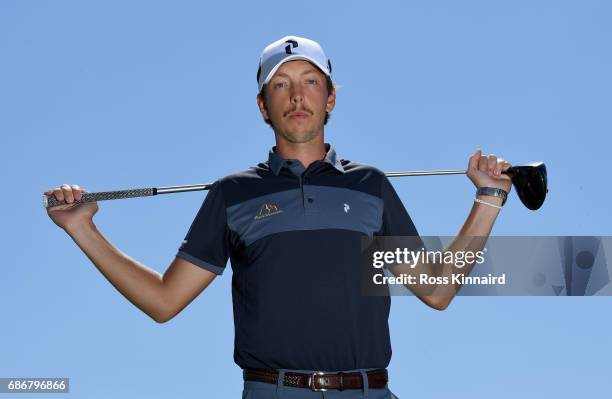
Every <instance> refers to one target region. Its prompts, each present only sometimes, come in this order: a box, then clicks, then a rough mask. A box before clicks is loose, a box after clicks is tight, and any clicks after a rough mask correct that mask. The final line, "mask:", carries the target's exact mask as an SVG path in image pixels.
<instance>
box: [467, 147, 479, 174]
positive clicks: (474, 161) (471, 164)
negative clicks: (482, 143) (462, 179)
mask: <svg viewBox="0 0 612 399" xmlns="http://www.w3.org/2000/svg"><path fill="white" fill-rule="evenodd" d="M480 154H481V151H480V148H478V149H477V150H476V151H475V152H474V154H473V155H472V156H471V157H470V160H469V161H468V169H469V170H476V169H478V159H479V158H480Z"/></svg>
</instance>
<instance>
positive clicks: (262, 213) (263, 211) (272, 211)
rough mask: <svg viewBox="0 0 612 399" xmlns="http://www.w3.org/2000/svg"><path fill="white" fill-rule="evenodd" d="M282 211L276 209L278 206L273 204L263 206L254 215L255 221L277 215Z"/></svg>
mask: <svg viewBox="0 0 612 399" xmlns="http://www.w3.org/2000/svg"><path fill="white" fill-rule="evenodd" d="M282 212H283V211H282V210H281V209H279V208H278V205H274V204H263V205H262V206H261V208H259V212H257V215H255V218H254V219H255V220H260V219H263V218H267V217H268V216H274V215H278V214H279V213H282Z"/></svg>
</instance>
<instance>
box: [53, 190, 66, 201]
mask: <svg viewBox="0 0 612 399" xmlns="http://www.w3.org/2000/svg"><path fill="white" fill-rule="evenodd" d="M53 195H55V199H56V200H58V201H63V200H64V192H63V191H62V189H61V188H60V187H58V188H56V189H54V190H53Z"/></svg>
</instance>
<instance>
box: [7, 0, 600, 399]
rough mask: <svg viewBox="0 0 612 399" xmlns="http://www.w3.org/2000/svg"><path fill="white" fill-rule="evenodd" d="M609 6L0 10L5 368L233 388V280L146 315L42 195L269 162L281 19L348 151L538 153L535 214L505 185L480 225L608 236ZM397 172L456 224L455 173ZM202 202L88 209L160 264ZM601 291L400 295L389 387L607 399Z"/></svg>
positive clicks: (82, 380)
mask: <svg viewBox="0 0 612 399" xmlns="http://www.w3.org/2000/svg"><path fill="white" fill-rule="evenodd" d="M611 17H612V5H611V4H610V2H606V1H581V2H575V1H513V2H488V1H460V2H459V1H436V2H431V1H394V2H392V1H387V2H374V3H373V2H351V3H350V4H349V2H327V1H310V2H307V3H285V2H267V3H262V2H243V3H238V2H215V3H211V2H203V1H202V2H194V1H174V2H169V1H167V2H160V1H129V2H122V1H105V2H80V1H3V2H1V3H0V51H1V52H0V54H1V55H0V60H1V62H0V110H1V111H0V112H1V115H2V116H1V117H0V132H1V137H2V145H1V146H0V155H1V156H0V163H1V165H0V166H1V167H0V170H1V172H0V173H1V174H2V182H3V185H4V190H3V194H2V196H1V199H0V201H1V202H2V208H3V209H4V212H3V216H2V227H3V228H2V229H0V235H1V237H0V242H1V243H2V246H3V251H2V262H1V267H0V306H1V309H2V321H1V322H0V323H1V324H0V377H34V376H37V377H48V376H65V377H70V378H71V393H70V394H67V395H55V396H54V397H57V398H60V397H71V398H126V397H147V398H168V397H174V398H198V397H199V398H203V397H228V398H230V397H234V398H235V397H239V395H240V391H241V389H242V380H241V373H240V369H239V368H238V367H237V366H236V365H235V364H234V363H233V359H232V352H233V321H232V309H231V295H230V293H231V286H230V282H231V273H227V274H224V275H223V276H222V277H220V278H217V279H216V280H215V281H214V282H213V284H212V285H211V286H210V287H209V288H208V289H207V290H206V291H205V292H204V293H203V294H202V295H200V296H199V297H198V298H197V299H196V300H195V301H194V302H193V303H192V304H191V305H190V306H188V307H187V308H186V309H185V310H184V311H183V312H182V313H181V314H179V315H178V316H177V317H176V318H175V319H173V320H172V321H170V322H169V323H166V324H163V325H159V324H157V323H155V322H153V321H152V320H151V319H149V318H148V316H146V315H145V314H144V313H142V312H140V310H138V309H137V308H136V307H134V306H133V305H132V304H131V303H129V302H128V301H127V300H126V299H125V298H123V297H122V296H121V295H120V294H119V293H118V292H117V291H116V290H115V289H114V288H113V287H112V286H111V285H110V284H109V283H108V282H107V281H106V280H105V279H104V277H103V276H102V275H101V274H100V273H99V272H98V270H97V269H96V268H95V267H94V266H93V265H92V264H91V263H90V262H89V260H88V259H87V258H86V256H85V255H84V254H83V253H82V252H80V250H79V249H78V247H77V246H76V245H75V244H74V243H73V242H72V240H71V239H70V238H69V237H68V236H67V235H66V234H64V233H63V231H61V230H60V229H58V228H57V227H56V226H55V225H54V224H53V223H52V222H51V220H50V219H49V218H48V217H47V214H46V212H45V211H44V209H43V208H42V199H41V198H42V197H41V195H42V193H43V192H44V191H45V190H47V189H48V188H51V187H55V186H57V185H59V184H62V183H75V184H80V185H81V186H82V187H85V188H86V189H88V190H89V191H106V190H114V189H124V188H133V187H150V186H170V185H181V184H195V183H204V182H211V181H214V180H215V179H217V178H219V177H222V176H224V175H226V174H229V173H231V172H234V171H237V170H241V169H244V168H246V167H248V166H251V165H254V164H256V163H257V162H260V161H263V160H265V159H266V157H267V152H268V149H269V148H270V147H271V146H272V145H273V140H274V138H273V133H272V131H271V130H270V129H269V128H268V127H267V126H266V125H265V124H264V123H263V122H262V120H261V117H260V115H259V112H258V110H257V107H256V105H255V95H256V92H257V86H256V81H255V74H256V70H257V62H258V60H259V55H260V53H261V51H262V50H263V48H264V47H265V46H266V45H267V44H268V43H270V42H272V41H274V40H277V39H279V38H281V37H282V36H285V35H287V34H295V35H298V36H306V37H310V38H312V39H314V40H317V41H319V42H320V43H321V44H322V45H323V47H324V49H325V50H326V52H327V54H328V55H329V57H330V58H331V60H332V64H333V71H334V78H335V80H336V81H337V82H338V83H339V84H340V85H341V89H340V90H339V91H338V99H337V106H336V109H335V110H334V112H333V116H332V119H331V120H330V123H329V124H328V126H327V127H326V132H325V134H326V140H327V141H329V142H331V143H333V144H334V145H335V147H336V149H337V151H338V154H339V155H340V156H341V157H344V158H346V159H353V160H357V161H361V162H365V163H370V164H374V165H376V166H377V167H379V168H381V169H383V170H386V171H399V170H422V169H461V168H465V167H466V165H467V160H468V157H469V156H470V155H471V154H472V153H473V152H474V150H475V149H476V148H477V147H481V148H482V149H483V151H484V152H486V153H495V154H497V155H499V156H502V157H504V158H505V159H508V160H509V161H510V162H511V163H514V164H520V163H526V162H530V161H538V160H542V161H545V162H546V165H547V167H548V173H549V174H548V178H549V197H548V199H547V201H546V203H545V204H544V206H543V207H542V208H541V209H540V210H539V211H537V212H532V211H529V210H527V209H526V208H524V207H523V206H522V204H521V203H520V201H519V200H518V198H517V197H516V194H515V193H514V192H513V193H511V198H510V200H509V201H508V203H507V205H506V206H505V207H504V209H503V210H502V212H501V214H500V216H499V218H498V220H497V223H496V224H495V227H494V230H493V234H494V235H610V232H611V228H610V216H609V215H610V206H609V198H610V197H611V195H612V192H611V191H612V190H611V189H610V184H609V181H610V180H609V173H608V169H609V165H608V162H607V159H608V153H609V148H610V143H611V140H610V134H611V133H612V130H611V128H612V120H611V119H612V112H611V109H612V75H611V74H610V71H612V51H611V50H612V49H611V45H610V43H611V40H610V39H612V28H611V26H612V25H610V18H611ZM393 183H394V186H395V187H396V190H397V191H398V193H399V194H400V196H401V198H402V200H403V201H404V204H405V205H406V208H407V209H408V211H409V212H410V214H411V216H412V218H413V220H414V222H415V224H416V226H417V228H418V230H419V232H420V233H421V234H423V235H454V234H456V233H457V232H458V231H459V229H460V227H461V225H462V224H463V222H464V221H465V218H466V217H467V214H468V212H469V209H470V208H471V206H472V198H473V195H474V187H473V184H472V183H471V182H470V181H469V180H468V179H467V177H465V176H437V177H415V178H404V179H400V180H393ZM442 190H443V191H444V192H445V193H450V194H444V195H442V194H440V192H441V191H442ZM204 196H205V192H201V191H200V192H195V193H184V194H174V195H168V196H159V197H155V198H144V199H131V200H124V201H109V202H101V203H100V204H99V205H100V211H99V212H98V214H97V215H96V217H95V219H94V220H95V222H96V224H97V225H98V227H99V229H100V230H101V231H102V232H103V234H104V235H105V236H106V237H107V238H108V239H109V240H110V241H111V242H112V243H113V244H115V245H116V246H117V247H118V248H119V249H121V250H122V251H124V252H125V253H127V254H128V255H130V256H131V257H133V258H135V259H137V260H139V261H140V262H142V263H144V264H145V265H147V266H149V267H151V268H154V269H156V270H158V271H159V272H162V273H163V271H164V270H165V269H166V268H167V266H168V265H169V264H170V262H171V261H172V260H173V258H174V255H175V253H176V250H177V249H178V247H179V245H180V243H181V241H182V239H183V238H184V236H185V233H186V232H187V229H188V228H189V225H190V224H191V222H192V220H193V218H194V216H195V214H196V212H197V210H198V208H199V206H200V204H201V202H202V200H203V198H204ZM611 305H612V302H611V299H610V298H609V297H583V298H567V297H563V298H552V297H537V298H527V297H459V298H457V299H456V300H455V301H454V302H453V304H452V305H451V307H450V308H449V309H448V310H447V311H445V312H437V311H434V310H430V309H429V308H427V307H426V306H425V305H423V304H422V303H420V302H419V301H418V300H417V299H415V298H414V297H396V298H394V299H393V305H392V313H391V318H390V324H391V329H392V342H393V349H394V352H393V358H392V362H391V365H390V376H391V383H390V387H391V389H392V390H393V391H394V392H395V393H396V394H397V395H398V396H399V397H400V398H408V397H415V398H416V397H418V398H422V399H425V398H439V397H444V396H447V395H450V394H452V395H453V397H455V398H486V397H490V396H492V395H493V396H495V397H497V398H516V397H521V398H541V397H551V398H553V397H554V398H557V399H559V398H570V397H577V396H581V397H604V396H606V395H609V392H610V389H611V388H612V382H611V380H610V378H609V376H610V372H611V371H612V367H611V366H610V359H612V345H611V343H612V340H611V338H610V330H611V327H612V323H611V322H610V320H611V319H610V310H611ZM219 381H221V382H224V383H225V384H227V385H226V386H225V387H223V388H221V387H220V386H221V384H219ZM2 396H3V395H2V394H0V397H2ZM4 396H6V395H4ZM38 396H40V395H38ZM31 397H37V395H31Z"/></svg>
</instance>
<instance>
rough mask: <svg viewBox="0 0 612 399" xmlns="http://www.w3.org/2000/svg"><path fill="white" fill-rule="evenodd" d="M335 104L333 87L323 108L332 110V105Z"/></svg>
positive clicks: (328, 110)
mask: <svg viewBox="0 0 612 399" xmlns="http://www.w3.org/2000/svg"><path fill="white" fill-rule="evenodd" d="M335 106H336V89H335V88H334V89H333V90H332V91H331V93H329V95H328V96H327V104H326V105H325V110H326V111H327V112H332V110H333V109H334V107H335Z"/></svg>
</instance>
